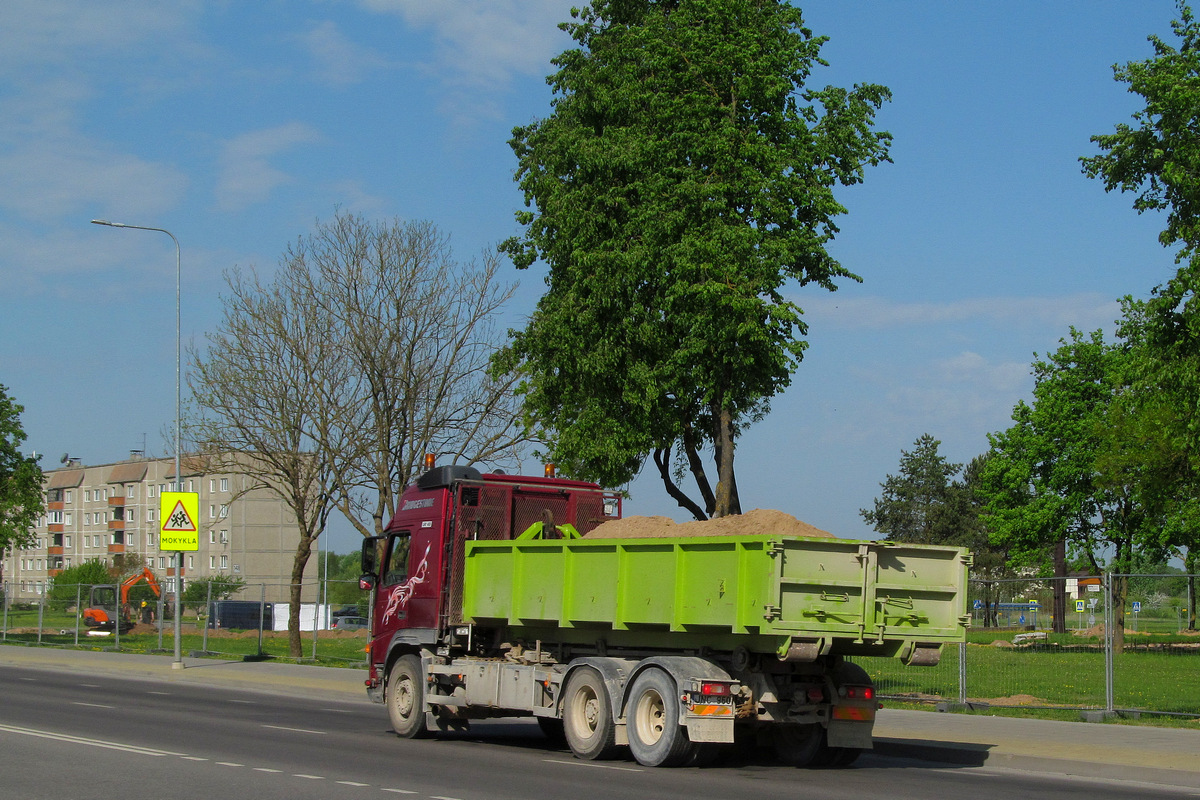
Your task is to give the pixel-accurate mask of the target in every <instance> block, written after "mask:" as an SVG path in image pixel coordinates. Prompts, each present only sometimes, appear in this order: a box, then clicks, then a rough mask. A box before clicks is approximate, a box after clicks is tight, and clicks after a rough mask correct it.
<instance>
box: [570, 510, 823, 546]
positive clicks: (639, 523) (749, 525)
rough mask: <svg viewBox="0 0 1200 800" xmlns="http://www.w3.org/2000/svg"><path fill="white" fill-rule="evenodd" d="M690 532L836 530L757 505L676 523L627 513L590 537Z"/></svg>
mask: <svg viewBox="0 0 1200 800" xmlns="http://www.w3.org/2000/svg"><path fill="white" fill-rule="evenodd" d="M685 536H686V537H690V536H808V537H818V538H827V539H832V538H833V534H832V533H830V532H829V531H823V530H821V529H820V528H817V527H814V526H812V525H809V524H808V523H807V522H802V521H801V520H798V519H796V518H795V517H793V516H792V515H791V514H785V513H784V512H782V511H775V510H773V509H766V508H756V509H754V510H753V511H748V512H746V513H745V514H735V515H733V516H729V517H720V518H718V519H709V520H704V521H703V522H684V523H682V524H676V522H675V521H674V520H673V519H670V518H669V517H625V518H624V519H614V520H611V521H609V522H605V523H604V524H602V525H599V526H597V527H596V528H595V530H593V531H592V532H591V533H589V534H588V535H587V537H586V538H588V539H665V538H678V537H685Z"/></svg>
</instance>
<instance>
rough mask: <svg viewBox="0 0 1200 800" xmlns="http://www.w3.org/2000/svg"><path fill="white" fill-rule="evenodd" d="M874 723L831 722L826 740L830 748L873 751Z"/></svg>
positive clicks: (839, 720) (836, 720) (826, 732)
mask: <svg viewBox="0 0 1200 800" xmlns="http://www.w3.org/2000/svg"><path fill="white" fill-rule="evenodd" d="M874 727H875V723H873V722H853V721H851V720H841V719H834V720H830V721H829V728H828V729H827V730H826V731H825V740H826V742H827V743H828V744H829V746H830V747H853V748H857V749H859V750H870V749H871V730H872V729H873V728H874Z"/></svg>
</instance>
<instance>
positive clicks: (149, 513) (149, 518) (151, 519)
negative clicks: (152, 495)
mask: <svg viewBox="0 0 1200 800" xmlns="http://www.w3.org/2000/svg"><path fill="white" fill-rule="evenodd" d="M154 515H155V511H154V509H153V508H147V509H146V521H147V522H154V520H155V516H154Z"/></svg>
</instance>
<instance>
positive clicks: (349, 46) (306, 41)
mask: <svg viewBox="0 0 1200 800" xmlns="http://www.w3.org/2000/svg"><path fill="white" fill-rule="evenodd" d="M296 38H297V39H298V40H299V41H300V43H301V44H302V45H303V46H304V48H305V49H306V50H307V51H308V54H309V56H310V57H311V58H312V60H313V64H314V69H315V72H316V74H317V78H318V79H319V80H321V81H323V82H324V83H328V84H332V85H334V86H346V85H350V84H353V83H358V82H359V81H361V80H363V78H364V77H365V76H366V75H367V74H368V73H370V72H373V71H375V70H377V69H383V68H387V67H389V66H390V64H389V62H388V60H387V59H386V58H384V57H383V56H382V55H381V54H379V53H377V52H375V51H374V50H371V49H370V48H367V47H364V46H362V45H361V44H359V43H357V42H354V41H351V40H350V39H349V38H347V37H346V35H345V34H344V33H342V31H341V29H340V28H339V27H338V26H337V25H336V24H335V23H333V22H330V21H328V20H326V21H324V22H321V23H318V24H316V25H313V26H312V28H310V29H309V30H308V31H307V32H306V33H304V34H301V35H299V36H297V37H296Z"/></svg>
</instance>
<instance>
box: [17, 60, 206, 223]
mask: <svg viewBox="0 0 1200 800" xmlns="http://www.w3.org/2000/svg"><path fill="white" fill-rule="evenodd" d="M38 88H39V89H40V91H38V92H27V93H26V94H25V95H23V96H21V97H17V98H5V99H4V101H3V102H0V120H2V121H0V185H3V186H4V191H3V192H0V208H3V209H6V210H8V211H11V212H13V213H14V214H16V215H18V216H20V217H22V218H24V219H27V220H36V221H48V220H51V219H53V218H55V217H59V216H63V215H71V214H76V213H81V211H82V210H83V209H85V208H96V207H98V208H101V209H103V211H104V213H108V214H114V215H115V214H131V215H144V214H146V213H150V212H152V213H155V214H159V213H161V212H162V211H163V210H164V209H170V208H173V207H174V206H175V205H176V204H177V203H178V202H179V201H180V199H181V198H182V196H183V193H184V191H185V189H186V187H187V182H188V181H187V177H186V176H185V175H184V174H183V173H182V172H180V171H179V170H178V169H177V168H175V167H174V166H173V165H170V164H162V163H155V162H152V161H147V160H145V159H142V158H139V157H138V156H136V155H131V154H128V153H122V152H119V151H117V150H116V149H115V148H114V147H113V146H111V145H109V144H107V143H104V142H101V141H97V140H93V139H90V138H88V137H86V136H84V135H82V134H81V133H79V132H78V131H77V130H76V128H75V120H74V114H73V112H72V110H71V109H72V105H73V103H74V102H75V100H76V99H77V97H78V92H79V89H78V87H75V86H73V85H71V84H70V83H69V82H50V83H45V84H40V85H39V86H38Z"/></svg>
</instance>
